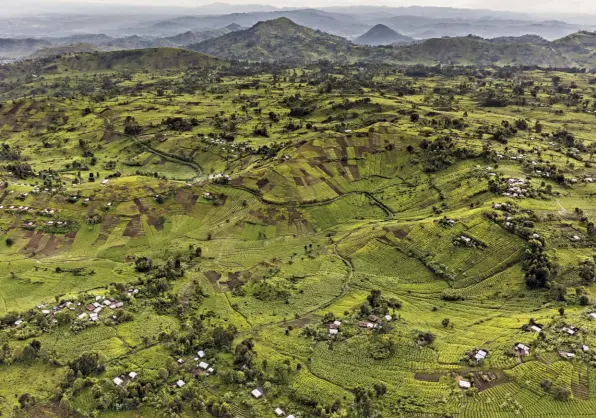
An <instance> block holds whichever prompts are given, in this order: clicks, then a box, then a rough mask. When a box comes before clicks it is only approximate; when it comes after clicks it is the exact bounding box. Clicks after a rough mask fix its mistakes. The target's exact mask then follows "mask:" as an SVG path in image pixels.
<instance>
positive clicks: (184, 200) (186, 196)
mask: <svg viewBox="0 0 596 418" xmlns="http://www.w3.org/2000/svg"><path fill="white" fill-rule="evenodd" d="M198 200H199V195H196V194H194V193H190V192H187V191H185V190H179V191H178V192H177V193H176V202H178V203H180V204H181V205H182V206H183V207H184V209H185V210H186V211H191V210H192V208H193V207H194V205H195V204H196V203H197V201H198Z"/></svg>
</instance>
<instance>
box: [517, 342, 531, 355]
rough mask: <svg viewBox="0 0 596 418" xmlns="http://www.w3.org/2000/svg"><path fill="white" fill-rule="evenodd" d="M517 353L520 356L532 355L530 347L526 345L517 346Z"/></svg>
mask: <svg viewBox="0 0 596 418" xmlns="http://www.w3.org/2000/svg"><path fill="white" fill-rule="evenodd" d="M515 352H516V353H517V354H518V355H520V356H529V355H530V347H528V346H527V345H524V344H517V345H516V346H515Z"/></svg>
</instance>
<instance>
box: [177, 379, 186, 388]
mask: <svg viewBox="0 0 596 418" xmlns="http://www.w3.org/2000/svg"><path fill="white" fill-rule="evenodd" d="M184 385H186V383H185V382H184V380H182V379H180V380H178V381H177V382H176V386H178V387H179V388H181V387H182V386H184Z"/></svg>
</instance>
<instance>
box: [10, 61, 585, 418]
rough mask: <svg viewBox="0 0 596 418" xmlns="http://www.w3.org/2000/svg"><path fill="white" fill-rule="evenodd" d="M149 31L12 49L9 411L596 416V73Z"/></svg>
mask: <svg viewBox="0 0 596 418" xmlns="http://www.w3.org/2000/svg"><path fill="white" fill-rule="evenodd" d="M156 51H157V50H147V51H145V52H143V53H138V54H137V53H135V54H133V55H134V59H132V60H131V61H126V60H124V57H119V58H117V59H116V58H114V61H113V62H112V66H111V67H105V66H104V65H103V64H101V65H100V64H99V63H98V61H97V57H96V56H95V55H101V54H90V55H89V56H87V55H83V56H81V57H79V58H76V57H68V56H66V57H62V58H56V60H57V61H56V62H55V66H52V65H48V66H46V67H40V66H38V65H37V64H35V65H34V63H31V67H27V66H26V65H25V64H23V63H20V64H15V66H14V67H10V66H9V67H5V71H3V72H2V73H1V74H2V76H1V77H3V78H2V83H3V84H2V89H1V90H0V99H1V107H0V143H1V145H2V146H1V149H0V166H1V171H0V175H1V180H2V181H1V182H0V231H1V233H2V241H1V242H0V373H1V376H2V377H3V378H4V379H1V381H0V412H1V414H2V415H3V416H4V415H6V416H30V417H34V416H35V417H38V416H106V417H112V416H113V417H129V416H131V417H132V416H148V417H149V416H181V417H191V416H196V417H209V416H216V417H273V416H294V417H311V416H319V417H334V418H339V417H356V416H358V417H369V416H370V417H372V416H386V417H393V416H395V417H398V416H454V417H455V416H457V417H492V416H495V417H497V416H498V417H506V416H524V417H547V416H548V417H570V416H593V415H594V411H595V410H596V373H595V372H594V364H595V361H596V358H595V357H594V354H593V353H594V352H596V307H595V306H594V301H595V298H596V291H595V290H594V284H593V283H594V281H595V280H596V267H595V261H594V256H595V255H596V254H595V253H594V243H595V240H596V228H595V227H594V223H593V218H594V216H596V212H595V211H596V209H595V208H596V200H595V197H594V196H595V193H596V189H595V187H596V186H595V185H594V184H595V183H596V172H595V171H594V169H593V163H592V160H593V154H594V150H595V149H596V148H595V142H594V141H595V139H596V138H594V135H593V132H592V131H593V130H592V129H591V127H592V124H593V123H594V120H593V114H592V113H590V112H591V111H588V110H589V109H591V108H592V107H593V105H594V99H593V94H594V89H595V87H594V85H595V84H596V81H594V80H596V78H594V76H593V75H592V74H588V73H585V72H571V71H570V72H555V71H545V70H527V69H526V70H522V69H515V68H511V69H509V70H507V71H508V72H506V73H504V72H503V71H500V70H498V69H472V68H449V69H447V68H445V69H442V70H441V69H438V68H434V69H426V68H424V67H421V74H422V75H419V76H417V77H412V76H409V75H407V73H408V72H407V71H404V70H403V69H393V68H386V67H383V66H379V67H376V66H363V67H352V66H340V65H333V66H331V67H332V68H327V67H326V66H322V67H321V66H318V65H312V66H308V67H305V68H302V69H291V68H283V67H277V66H273V67H272V68H269V67H267V66H257V65H254V66H246V67H245V66H242V65H240V64H237V63H236V64H230V63H224V62H221V61H217V60H214V59H211V58H207V57H204V56H201V55H200V54H197V55H188V54H191V53H190V52H184V53H182V52H177V51H176V50H165V51H161V50H160V51H159V52H156ZM155 54H158V56H159V57H162V58H163V57H167V56H168V54H174V55H173V56H172V59H173V61H174V62H178V61H180V62H183V63H184V65H182V64H181V66H180V67H178V68H177V67H176V66H174V67H171V66H168V68H165V67H162V66H159V65H156V64H155V62H156V61H155V59H156V56H155ZM162 54H165V55H163V56H162ZM189 60H190V61H192V62H191V63H189ZM143 62H144V63H145V64H144V65H141V64H143ZM321 65H322V64H321ZM142 68H145V69H146V71H140V70H141V69H142ZM423 70H424V71H423ZM33 75H36V77H33ZM531 92H535V94H533V93H531ZM280 411H281V415H280Z"/></svg>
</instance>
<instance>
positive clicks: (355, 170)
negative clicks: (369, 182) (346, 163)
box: [349, 165, 360, 180]
mask: <svg viewBox="0 0 596 418" xmlns="http://www.w3.org/2000/svg"><path fill="white" fill-rule="evenodd" d="M349 170H350V173H352V177H353V178H354V180H360V172H359V171H358V166H355V165H351V166H350V168H349Z"/></svg>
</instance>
